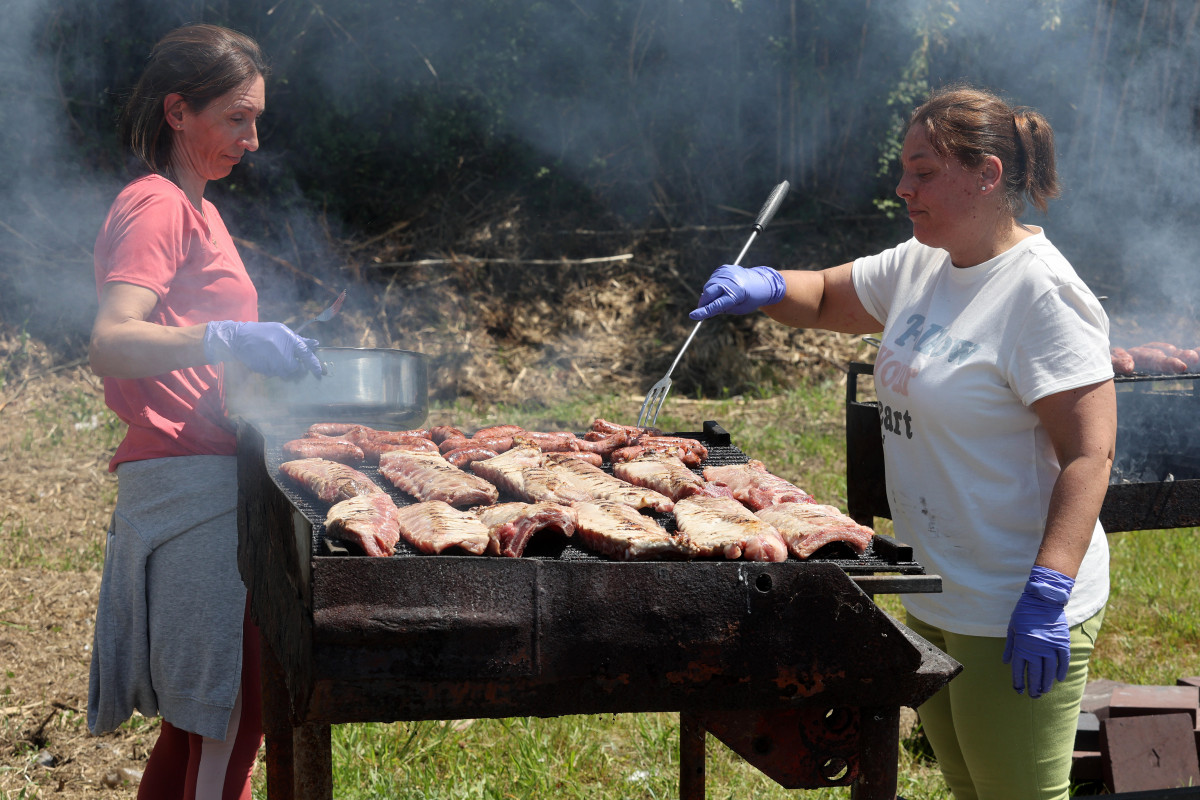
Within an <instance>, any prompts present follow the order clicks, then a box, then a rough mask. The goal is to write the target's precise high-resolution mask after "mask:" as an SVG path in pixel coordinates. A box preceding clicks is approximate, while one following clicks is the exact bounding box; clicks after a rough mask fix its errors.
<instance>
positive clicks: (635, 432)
mask: <svg viewBox="0 0 1200 800" xmlns="http://www.w3.org/2000/svg"><path fill="white" fill-rule="evenodd" d="M592 431H593V432H594V433H598V434H601V435H604V436H609V435H611V434H614V433H618V432H621V433H624V434H625V435H626V436H628V437H629V438H631V439H632V438H634V437H637V436H640V435H642V434H643V433H650V434H655V435H658V434H661V433H662V431H660V430H659V429H658V428H638V427H636V426H634V425H621V424H618V423H616V422H608V421H607V420H603V419H600V418H599V417H597V418H596V419H594V420H592Z"/></svg>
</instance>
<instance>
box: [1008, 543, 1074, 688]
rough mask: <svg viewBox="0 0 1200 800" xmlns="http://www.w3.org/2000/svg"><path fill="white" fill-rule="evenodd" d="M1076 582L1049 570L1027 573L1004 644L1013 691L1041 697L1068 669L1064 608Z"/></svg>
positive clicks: (1068, 640) (1036, 568) (1068, 632)
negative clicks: (1010, 671) (1027, 577)
mask: <svg viewBox="0 0 1200 800" xmlns="http://www.w3.org/2000/svg"><path fill="white" fill-rule="evenodd" d="M1074 586H1075V581H1074V580H1073V579H1071V578H1068V577H1067V576H1066V575H1063V574H1062V573H1061V572H1056V571H1055V570H1052V569H1050V568H1048V567H1037V566H1035V567H1034V568H1033V570H1032V571H1031V572H1030V573H1029V580H1028V581H1026V583H1025V591H1023V592H1022V593H1021V599H1020V600H1018V601H1017V607H1016V608H1014V609H1013V613H1012V619H1010V620H1009V623H1008V641H1007V642H1006V643H1005V645H1004V663H1005V664H1012V680H1013V688H1014V689H1016V690H1017V694H1023V693H1024V691H1025V690H1026V689H1028V690H1029V696H1030V697H1041V696H1042V695H1044V694H1045V693H1046V692H1048V691H1050V688H1051V687H1052V686H1053V685H1054V681H1055V680H1059V681H1063V680H1066V678H1067V668H1068V667H1070V666H1071V630H1070V628H1069V627H1068V626H1067V615H1066V611H1065V609H1066V607H1067V600H1069V599H1070V597H1071V589H1072V588H1074Z"/></svg>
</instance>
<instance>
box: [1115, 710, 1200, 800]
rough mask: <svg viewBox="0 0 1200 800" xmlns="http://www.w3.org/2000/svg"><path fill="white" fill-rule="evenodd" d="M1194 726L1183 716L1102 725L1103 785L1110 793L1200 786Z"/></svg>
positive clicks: (1121, 720)
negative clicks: (1106, 786)
mask: <svg viewBox="0 0 1200 800" xmlns="http://www.w3.org/2000/svg"><path fill="white" fill-rule="evenodd" d="M1195 727H1196V725H1195V723H1194V722H1193V721H1192V718H1191V717H1190V716H1188V715H1187V714H1185V713H1174V714H1153V715H1149V716H1141V717H1110V718H1109V719H1106V720H1103V721H1101V723H1100V752H1101V754H1102V758H1103V770H1104V782H1105V784H1107V785H1108V788H1109V791H1112V792H1136V791H1144V790H1148V789H1174V788H1178V787H1182V786H1196V785H1198V784H1200V758H1198V757H1197V754H1196V748H1195V746H1194V745H1195V733H1194V731H1195Z"/></svg>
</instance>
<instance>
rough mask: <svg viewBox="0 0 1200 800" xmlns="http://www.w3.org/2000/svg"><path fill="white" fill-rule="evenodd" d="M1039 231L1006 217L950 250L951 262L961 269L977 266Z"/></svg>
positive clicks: (1005, 251)
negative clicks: (976, 236) (967, 241)
mask: <svg viewBox="0 0 1200 800" xmlns="http://www.w3.org/2000/svg"><path fill="white" fill-rule="evenodd" d="M1037 232H1038V231H1037V229H1035V228H1030V227H1028V226H1026V225H1022V224H1021V223H1019V222H1017V221H1016V220H1015V219H1013V218H1012V217H1006V218H1005V219H1004V221H1002V222H1001V223H1000V224H999V225H997V226H996V228H994V229H992V230H989V231H988V233H987V234H986V235H983V236H980V237H978V238H977V239H975V240H974V241H971V242H970V243H968V244H967V245H965V246H963V247H960V248H955V249H954V250H953V251H950V263H952V264H953V265H954V266H956V267H959V268H960V269H965V268H966V267H975V266H978V265H980V264H982V263H984V262H985V261H991V260H992V259H993V258H995V257H996V256H998V255H1000V254H1002V253H1007V252H1008V251H1009V250H1011V249H1012V248H1013V247H1014V246H1016V245H1017V243H1018V242H1021V241H1023V240H1025V239H1028V238H1029V237H1030V236H1033V235H1034V234H1036V233H1037Z"/></svg>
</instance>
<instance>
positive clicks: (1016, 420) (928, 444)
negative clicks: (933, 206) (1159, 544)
mask: <svg viewBox="0 0 1200 800" xmlns="http://www.w3.org/2000/svg"><path fill="white" fill-rule="evenodd" d="M852 275H853V281H854V288H855V290H856V291H857V292H858V297H859V299H860V300H861V301H862V303H863V305H864V306H865V307H866V309H867V311H868V312H870V314H871V315H872V316H873V317H875V318H876V319H877V320H879V321H880V322H881V323H883V326H884V328H883V336H882V344H881V346H880V348H879V354H878V356H877V358H876V361H875V388H876V393H877V394H878V397H879V400H880V421H881V423H882V427H883V442H884V447H883V450H884V463H885V465H886V467H887V494H888V501H889V503H890V504H891V511H892V519H893V521H894V523H895V532H896V538H897V539H898V540H900V541H901V542H904V543H906V544H910V545H912V547H913V550H914V554H915V556H916V558H917V560H918V561H919V562H920V563H921V564H922V565H924V566H925V568H926V570H927V571H928V572H930V573H932V574H937V575H940V576H941V577H942V586H943V591H942V593H940V594H909V595H904V597H903V601H904V605H905V607H906V608H907V609H908V610H909V611H910V612H911V613H912V614H913V615H915V616H916V617H917V618H919V619H921V620H923V621H925V622H927V623H930V624H931V625H934V626H937V627H939V628H943V629H945V630H948V631H951V632H954V633H960V634H965V635H970V636H1004V635H1005V634H1006V631H1007V629H1008V621H1009V617H1010V616H1011V614H1012V610H1013V607H1014V606H1015V605H1016V602H1017V599H1018V598H1019V597H1020V595H1021V591H1022V589H1023V588H1024V586H1025V581H1026V580H1027V579H1028V577H1029V570H1030V568H1031V567H1032V566H1033V562H1034V559H1035V558H1036V556H1037V551H1038V546H1039V545H1040V543H1041V540H1042V534H1043V533H1044V531H1045V525H1046V514H1047V509H1048V507H1049V504H1050V492H1051V490H1052V489H1053V487H1054V482H1055V480H1056V478H1057V477H1058V474H1059V471H1060V467H1059V464H1058V460H1057V458H1056V457H1055V455H1054V449H1053V447H1052V445H1051V443H1050V440H1049V437H1048V436H1047V434H1046V431H1045V429H1044V428H1043V427H1042V426H1041V424H1040V423H1039V421H1038V418H1037V415H1036V414H1035V413H1034V412H1033V410H1032V409H1030V408H1029V405H1030V404H1031V403H1033V402H1034V401H1035V400H1038V399H1040V398H1042V397H1046V396H1047V395H1050V394H1054V393H1056V392H1061V391H1065V390H1068V389H1073V388H1077V387H1080V386H1088V385H1091V384H1094V383H1099V382H1101V381H1105V380H1108V379H1110V378H1112V376H1113V371H1112V361H1111V358H1110V355H1109V349H1108V348H1109V344H1108V317H1107V316H1106V315H1105V313H1104V310H1103V309H1102V308H1101V307H1100V303H1099V302H1098V301H1097V300H1096V297H1095V296H1094V295H1093V294H1092V292H1091V291H1090V290H1089V289H1088V288H1087V286H1086V285H1084V283H1083V281H1081V280H1080V279H1079V276H1078V275H1076V274H1075V270H1074V269H1072V268H1071V265H1070V264H1069V263H1067V260H1066V259H1065V258H1063V256H1062V254H1061V253H1059V252H1058V250H1057V249H1056V248H1055V247H1054V246H1053V245H1052V244H1050V242H1049V240H1048V239H1046V237H1045V234H1044V233H1043V232H1042V231H1038V232H1037V233H1036V234H1035V235H1033V236H1030V237H1028V238H1026V239H1024V240H1022V241H1021V242H1020V243H1018V244H1017V245H1016V246H1014V247H1013V248H1012V249H1010V250H1009V251H1008V252H1006V253H1003V254H1002V255H999V256H997V257H996V258H993V259H992V260H990V261H986V262H984V263H982V264H979V265H977V266H974V267H968V268H964V269H959V268H956V267H954V266H953V265H952V264H951V262H950V256H949V254H947V253H946V251H944V250H939V249H936V248H931V247H927V246H925V245H923V244H921V243H920V242H918V241H917V240H916V239H910V240H909V241H907V242H905V243H904V244H901V245H899V246H898V247H895V248H892V249H890V250H886V251H884V252H882V253H879V254H878V255H874V256H868V257H866V258H860V259H858V260H857V261H855V262H854V265H853V272H852ZM1107 598H1108V543H1107V541H1106V538H1105V534H1104V531H1103V529H1102V528H1101V527H1100V523H1099V522H1097V523H1096V529H1095V531H1094V532H1093V534H1092V542H1091V545H1090V546H1089V547H1088V551H1087V555H1086V556H1085V557H1084V560H1083V564H1082V566H1081V567H1080V569H1079V575H1078V577H1077V578H1076V580H1075V588H1074V590H1073V591H1072V593H1071V599H1070V602H1069V603H1068V604H1067V612H1066V613H1067V622H1068V623H1069V624H1071V625H1075V624H1077V623H1079V622H1082V621H1083V620H1085V619H1087V618H1088V617H1090V616H1092V615H1093V614H1095V613H1096V612H1097V611H1099V610H1100V608H1101V607H1103V605H1104V603H1105V602H1106V600H1107Z"/></svg>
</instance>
